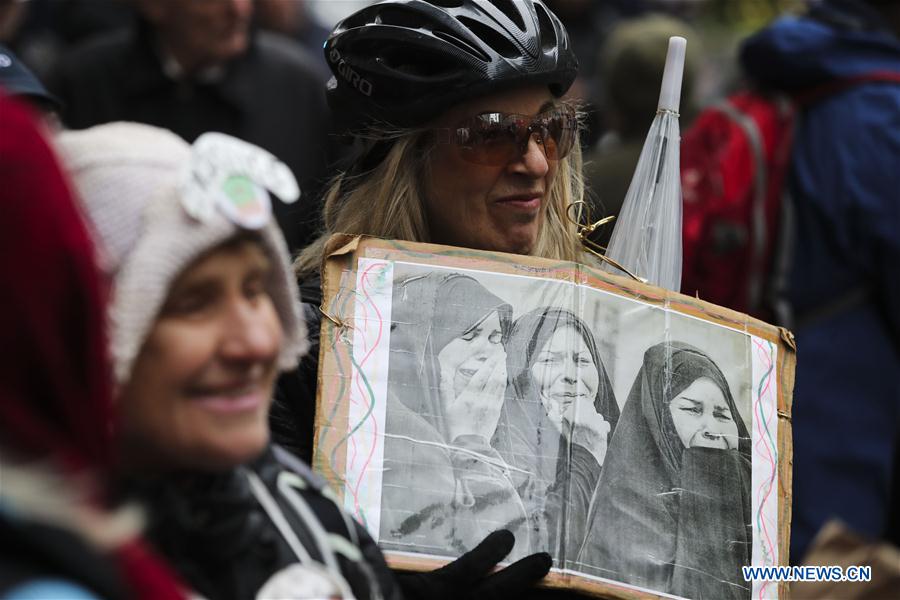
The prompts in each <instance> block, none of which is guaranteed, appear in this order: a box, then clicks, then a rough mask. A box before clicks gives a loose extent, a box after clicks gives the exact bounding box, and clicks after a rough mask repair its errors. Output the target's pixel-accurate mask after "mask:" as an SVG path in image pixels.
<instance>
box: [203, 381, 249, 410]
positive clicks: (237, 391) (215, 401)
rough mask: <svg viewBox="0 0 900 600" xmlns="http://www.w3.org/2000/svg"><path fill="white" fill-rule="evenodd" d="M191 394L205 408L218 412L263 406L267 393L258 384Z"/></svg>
mask: <svg viewBox="0 0 900 600" xmlns="http://www.w3.org/2000/svg"><path fill="white" fill-rule="evenodd" d="M191 396H192V397H193V400H194V401H195V402H197V403H198V404H200V405H201V406H202V407H203V408H205V409H207V410H211V411H213V412H218V413H240V412H246V411H252V410H256V409H257V408H259V407H261V406H263V404H264V403H265V401H266V394H264V393H263V391H262V389H260V387H259V386H256V385H254V386H241V387H238V388H233V389H222V390H208V391H201V390H198V391H196V392H193V393H192V394H191Z"/></svg>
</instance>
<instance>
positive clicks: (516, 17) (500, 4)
mask: <svg viewBox="0 0 900 600" xmlns="http://www.w3.org/2000/svg"><path fill="white" fill-rule="evenodd" d="M491 4H493V5H494V6H495V7H496V8H497V9H499V10H500V12H502V13H503V14H504V15H506V16H507V18H509V20H510V21H512V22H513V23H515V24H516V27H518V28H519V30H520V31H524V30H525V21H523V20H522V13H521V12H519V9H518V8H516V6H515V4H513V0H492V2H491Z"/></svg>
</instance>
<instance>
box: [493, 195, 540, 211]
mask: <svg viewBox="0 0 900 600" xmlns="http://www.w3.org/2000/svg"><path fill="white" fill-rule="evenodd" d="M542 198H543V195H542V194H527V195H520V196H507V197H505V198H499V199H497V200H495V201H494V203H495V204H497V205H499V206H503V207H505V208H510V209H514V210H521V211H527V212H531V211H535V210H537V209H539V208H540V207H541V199H542Z"/></svg>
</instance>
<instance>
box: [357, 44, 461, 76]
mask: <svg viewBox="0 0 900 600" xmlns="http://www.w3.org/2000/svg"><path fill="white" fill-rule="evenodd" d="M357 51H358V52H359V53H360V54H363V53H365V54H369V55H370V56H374V57H376V58H375V60H376V61H378V62H379V63H381V64H382V65H383V66H385V67H386V68H388V69H391V70H392V71H396V72H398V73H403V74H405V75H411V76H413V77H425V78H432V77H441V76H443V75H445V74H446V73H450V72H453V71H454V70H456V69H458V68H459V65H457V64H454V63H453V62H452V61H449V60H447V57H446V55H441V54H437V53H435V52H430V51H428V50H425V49H420V50H418V51H417V52H415V53H410V52H405V51H403V50H402V49H396V48H391V49H387V48H384V47H383V45H381V44H374V43H373V44H371V46H370V47H368V48H366V47H365V46H358V47H357Z"/></svg>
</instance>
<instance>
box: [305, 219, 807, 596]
mask: <svg viewBox="0 0 900 600" xmlns="http://www.w3.org/2000/svg"><path fill="white" fill-rule="evenodd" d="M326 256H327V259H326V262H325V265H324V271H323V292H324V302H323V305H322V308H323V310H324V312H325V313H326V314H327V316H328V318H326V319H323V321H322V323H323V325H322V331H321V355H320V362H319V365H320V371H319V387H318V389H319V397H318V399H317V402H318V405H317V412H316V414H317V417H316V418H317V423H316V440H315V453H314V460H313V463H314V464H313V466H314V467H315V468H316V470H317V471H319V472H320V473H322V474H324V475H325V476H326V477H327V478H328V479H329V480H330V482H331V485H332V486H333V488H334V489H335V490H336V491H337V492H338V494H339V496H340V498H341V501H342V503H343V506H344V507H345V508H346V509H347V510H348V511H349V512H351V513H352V514H353V515H354V516H355V517H356V518H357V519H358V520H359V521H360V522H362V523H363V524H364V525H365V526H366V527H367V528H368V530H369V532H370V533H371V534H372V536H373V537H374V538H375V539H376V540H377V541H378V543H379V545H380V546H381V547H382V548H383V549H384V550H385V551H386V554H387V555H388V557H389V560H390V561H391V562H392V564H394V565H395V566H401V567H403V568H413V569H432V568H435V567H437V566H439V565H441V564H444V563H446V562H448V561H449V560H451V559H453V558H455V557H457V556H459V555H460V554H462V553H464V552H466V551H468V550H470V549H471V548H473V547H474V546H475V545H476V544H477V543H478V542H479V541H481V540H482V539H483V538H484V537H485V536H486V535H487V534H488V533H489V532H490V531H492V530H496V529H509V530H511V531H513V533H514V534H515V536H516V546H515V548H514V550H513V552H512V554H511V555H510V557H509V560H510V561H512V560H515V559H517V558H520V557H522V556H526V555H528V554H531V553H533V552H538V551H547V552H549V553H550V554H551V556H553V559H554V568H553V570H552V571H551V574H550V576H548V578H547V579H546V583H545V584H546V585H547V586H549V587H556V588H568V589H576V590H580V591H582V592H586V593H591V594H596V595H598V596H600V595H602V596H605V597H614V598H656V597H704V598H705V597H709V598H746V599H749V598H751V597H752V598H777V597H779V596H782V597H783V596H784V592H785V590H784V589H783V588H782V589H779V586H778V585H776V584H773V583H766V582H747V581H744V579H743V575H742V570H741V567H742V566H746V565H758V566H770V565H780V564H787V556H788V552H787V550H788V546H787V544H788V539H789V529H790V487H791V473H790V464H791V443H790V440H791V422H790V410H791V408H790V407H791V392H792V388H793V373H794V364H795V349H794V347H793V337H792V336H791V335H790V333H789V332H787V331H785V330H780V329H778V328H776V327H773V326H771V325H767V324H766V323H763V322H760V321H757V320H755V319H753V318H751V317H748V316H746V315H743V314H739V313H735V312H733V311H730V310H728V309H725V308H721V307H717V306H713V305H710V304H708V303H705V302H703V301H700V300H697V299H695V298H690V297H686V296H682V295H680V294H675V293H672V292H669V291H666V290H663V289H660V288H656V287H652V286H648V285H644V284H641V283H638V282H635V281H632V280H630V279H626V278H623V277H618V276H615V275H610V274H607V273H605V272H603V271H601V270H600V269H599V268H594V267H592V266H586V265H582V264H576V263H568V262H561V261H552V260H545V259H538V258H533V257H525V256H517V255H509V254H501V253H491V252H482V251H476V250H466V249H461V248H450V247H445V246H435V245H429V244H413V243H407V242H397V241H387V240H377V239H371V238H364V237H354V236H335V237H334V238H332V240H331V242H330V244H329V247H328V251H327V252H326Z"/></svg>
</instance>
